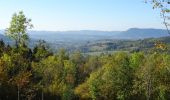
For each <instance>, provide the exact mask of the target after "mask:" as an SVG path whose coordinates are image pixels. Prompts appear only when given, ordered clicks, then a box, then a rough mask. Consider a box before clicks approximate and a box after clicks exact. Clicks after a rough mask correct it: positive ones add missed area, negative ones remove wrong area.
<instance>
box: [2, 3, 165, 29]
mask: <svg viewBox="0 0 170 100" xmlns="http://www.w3.org/2000/svg"><path fill="white" fill-rule="evenodd" d="M20 10H22V11H24V13H25V15H26V16H27V17H28V18H31V19H32V23H33V24H34V30H51V31H63V30H106V31H111V30H113V31H117V30H119V31H121V30H126V29H128V28H133V27H136V28H164V26H163V24H162V19H161V18H160V14H159V11H158V10H153V9H152V6H151V5H150V4H145V3H144V0H0V29H5V28H7V27H8V25H9V22H10V20H11V16H12V14H13V13H14V12H18V11H20Z"/></svg>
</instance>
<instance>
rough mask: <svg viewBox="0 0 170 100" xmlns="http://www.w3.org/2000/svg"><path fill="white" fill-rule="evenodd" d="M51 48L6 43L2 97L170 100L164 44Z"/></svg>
mask: <svg viewBox="0 0 170 100" xmlns="http://www.w3.org/2000/svg"><path fill="white" fill-rule="evenodd" d="M47 47H48V46H46V44H45V43H44V42H39V44H37V45H36V46H35V47H34V49H33V50H31V49H30V48H29V47H27V46H26V45H23V46H19V47H16V46H9V45H5V44H4V42H3V41H1V42H0V51H1V52H0V77H1V78H0V99H1V100H15V99H16V100H17V99H18V98H20V99H21V100H25V99H26V100H27V99H28V100H56V99H57V100H58V99H62V100H76V99H77V100H79V99H83V100H84V99H85V100H86V99H93V100H96V99H97V100H103V99H105V100H111V99H112V100H113V99H117V100H136V99H138V100H144V99H150V100H152V99H158V100H168V99H170V95H169V94H170V88H169V87H170V86H169V84H170V83H169V82H170V77H169V75H170V62H169V61H170V54H169V53H168V52H166V50H164V49H162V46H159V47H161V48H153V49H151V50H150V53H147V54H145V53H143V52H133V53H126V52H118V53H114V54H108V55H107V54H105V55H99V56H94V55H93V56H87V55H86V56H83V55H82V54H81V53H80V52H75V53H72V54H68V53H67V52H65V51H64V50H60V51H58V52H56V53H52V52H51V51H50V50H49V48H47Z"/></svg>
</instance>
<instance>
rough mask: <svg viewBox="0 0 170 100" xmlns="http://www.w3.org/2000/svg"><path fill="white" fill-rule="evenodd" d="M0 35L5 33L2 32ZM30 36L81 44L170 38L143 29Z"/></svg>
mask: <svg viewBox="0 0 170 100" xmlns="http://www.w3.org/2000/svg"><path fill="white" fill-rule="evenodd" d="M0 33H4V30H1V31H0ZM28 33H29V36H30V38H31V39H34V40H39V39H42V40H45V41H47V42H50V43H76V44H79V43H80V44H81V43H85V42H89V41H96V40H103V39H130V40H138V39H146V38H159V37H165V36H169V34H168V33H167V31H166V30H164V29H151V28H148V29H141V28H131V29H129V30H127V31H97V30H80V31H29V32H28ZM0 39H6V36H4V35H2V34H0Z"/></svg>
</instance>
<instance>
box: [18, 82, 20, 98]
mask: <svg viewBox="0 0 170 100" xmlns="http://www.w3.org/2000/svg"><path fill="white" fill-rule="evenodd" d="M19 96H20V90H19V85H18V100H20V98H19Z"/></svg>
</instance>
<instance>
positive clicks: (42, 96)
mask: <svg viewBox="0 0 170 100" xmlns="http://www.w3.org/2000/svg"><path fill="white" fill-rule="evenodd" d="M41 100H44V93H43V91H42V93H41Z"/></svg>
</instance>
